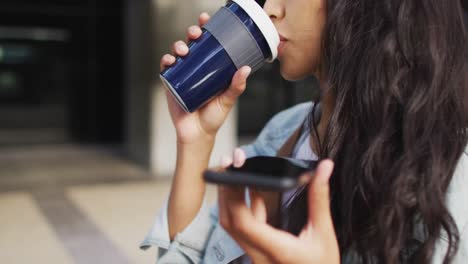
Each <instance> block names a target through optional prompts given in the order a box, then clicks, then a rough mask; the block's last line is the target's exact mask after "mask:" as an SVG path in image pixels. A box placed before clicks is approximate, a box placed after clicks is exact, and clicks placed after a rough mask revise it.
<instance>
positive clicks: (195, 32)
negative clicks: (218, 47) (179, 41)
mask: <svg viewBox="0 0 468 264" xmlns="http://www.w3.org/2000/svg"><path fill="white" fill-rule="evenodd" d="M201 35H202V30H201V28H200V27H199V26H196V25H193V26H190V27H189V28H188V29H187V43H188V42H190V41H192V40H195V39H198V38H199V37H200V36H201Z"/></svg>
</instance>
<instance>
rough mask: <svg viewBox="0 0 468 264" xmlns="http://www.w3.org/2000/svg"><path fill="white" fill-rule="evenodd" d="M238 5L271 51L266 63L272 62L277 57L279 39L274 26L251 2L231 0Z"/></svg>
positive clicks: (263, 12) (257, 6) (259, 8)
mask: <svg viewBox="0 0 468 264" xmlns="http://www.w3.org/2000/svg"><path fill="white" fill-rule="evenodd" d="M232 1H233V2H235V3H236V4H238V5H239V6H240V7H241V8H242V9H243V10H244V11H245V12H246V13H247V14H248V15H249V16H250V18H252V20H253V21H254V23H255V24H256V25H257V27H258V28H259V29H260V31H261V32H262V34H263V36H264V37H265V40H266V42H267V43H268V46H269V47H270V50H271V58H269V59H268V60H267V61H268V62H273V61H274V60H275V59H276V57H277V56H278V45H279V43H280V38H279V34H278V31H276V28H275V25H273V22H271V20H270V18H269V17H268V15H267V14H266V13H265V11H264V10H263V9H262V8H261V7H260V6H259V5H258V4H257V3H256V2H255V1H253V0H232Z"/></svg>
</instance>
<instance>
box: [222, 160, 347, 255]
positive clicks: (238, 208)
mask: <svg viewBox="0 0 468 264" xmlns="http://www.w3.org/2000/svg"><path fill="white" fill-rule="evenodd" d="M332 171H333V162H331V161H329V160H326V161H322V162H321V163H320V165H319V166H318V168H317V170H316V173H315V175H314V176H313V178H312V182H311V184H310V189H309V197H308V199H309V200H308V204H309V206H308V208H309V212H308V213H309V217H308V221H307V224H306V226H305V227H304V229H303V230H302V232H301V233H300V234H299V236H294V235H292V234H290V233H287V232H285V231H282V230H278V229H275V228H273V227H272V226H270V225H269V224H267V223H266V218H267V212H266V206H265V203H264V200H263V197H262V196H261V195H259V194H258V193H256V192H252V191H251V208H248V207H247V206H246V204H245V196H244V195H245V191H244V188H236V187H219V192H218V199H219V207H220V211H219V215H220V216H219V217H220V221H221V224H222V226H223V227H224V228H225V229H226V231H227V232H228V233H229V234H230V235H231V236H232V237H233V238H234V239H235V240H236V241H237V242H238V243H239V245H240V246H241V247H242V248H243V249H244V250H245V252H246V253H247V255H249V256H250V258H251V259H252V260H253V262H254V263H294V264H300V263H327V264H334V263H340V252H339V248H338V243H337V239H336V235H335V230H334V227H333V221H332V218H331V212H330V200H329V199H330V198H329V195H330V192H329V184H328V181H329V178H330V176H331V174H332ZM292 220H293V221H294V219H292Z"/></svg>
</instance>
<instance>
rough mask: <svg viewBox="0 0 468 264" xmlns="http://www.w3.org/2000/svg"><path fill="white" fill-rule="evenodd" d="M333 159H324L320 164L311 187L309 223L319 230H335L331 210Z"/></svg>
mask: <svg viewBox="0 0 468 264" xmlns="http://www.w3.org/2000/svg"><path fill="white" fill-rule="evenodd" d="M333 166H334V164H333V161H331V160H324V161H321V162H320V164H319V165H318V167H317V169H316V171H315V176H314V177H313V179H312V182H311V184H310V187H309V200H308V207H309V225H312V226H313V228H314V229H315V230H317V231H319V232H322V231H325V232H328V231H330V230H334V228H333V221H332V218H331V210H330V185H329V179H330V176H331V174H332V172H333Z"/></svg>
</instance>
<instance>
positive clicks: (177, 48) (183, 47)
mask: <svg viewBox="0 0 468 264" xmlns="http://www.w3.org/2000/svg"><path fill="white" fill-rule="evenodd" d="M188 52H189V48H188V46H187V44H186V43H185V42H183V41H182V40H179V41H176V42H174V44H173V45H172V53H173V54H175V55H177V56H181V57H183V56H185V55H187V54H188Z"/></svg>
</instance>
